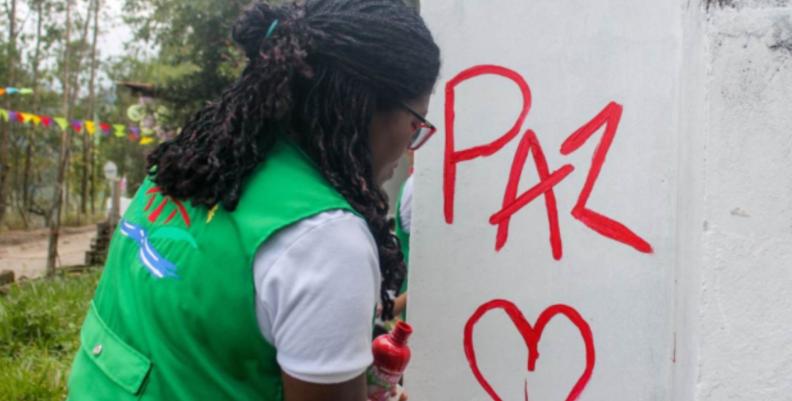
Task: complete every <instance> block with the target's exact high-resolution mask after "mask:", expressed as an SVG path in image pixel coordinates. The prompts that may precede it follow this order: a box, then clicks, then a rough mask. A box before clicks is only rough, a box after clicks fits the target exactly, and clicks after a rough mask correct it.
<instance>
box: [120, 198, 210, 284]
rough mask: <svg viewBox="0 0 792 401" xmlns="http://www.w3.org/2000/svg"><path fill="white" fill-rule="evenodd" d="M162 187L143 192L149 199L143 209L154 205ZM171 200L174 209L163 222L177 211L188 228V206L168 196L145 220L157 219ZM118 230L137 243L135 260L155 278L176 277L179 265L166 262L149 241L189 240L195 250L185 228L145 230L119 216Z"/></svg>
mask: <svg viewBox="0 0 792 401" xmlns="http://www.w3.org/2000/svg"><path fill="white" fill-rule="evenodd" d="M161 192H162V191H161V190H160V188H159V187H154V188H151V189H149V190H148V191H146V195H148V196H149V200H148V202H147V203H146V207H145V208H144V209H143V211H149V209H151V207H152V206H153V205H154V201H155V200H156V199H157V197H158V196H157V195H158V194H161ZM170 202H172V203H173V204H174V206H175V207H174V208H173V211H171V213H170V215H169V216H168V217H167V218H166V219H165V222H164V224H168V223H170V222H171V220H173V218H174V217H176V215H177V214H178V215H179V216H180V217H181V219H182V221H183V222H184V224H185V225H186V226H187V228H189V227H190V215H189V214H187V209H186V208H185V207H184V205H183V204H182V203H181V201H179V200H176V199H172V198H170V197H167V196H166V197H162V200H161V201H160V202H159V205H157V207H156V208H154V210H153V211H151V213H150V214H149V215H148V218H147V220H148V221H149V222H151V223H152V224H153V223H156V222H157V219H159V217H160V215H161V214H162V212H163V210H164V209H165V206H167V205H168V203H170ZM139 217H140V218H141V219H142V218H143V216H142V214H141V215H140V216H139ZM119 231H120V232H121V234H122V235H123V236H125V237H127V238H129V239H131V240H133V241H135V242H136V243H137V245H138V248H139V250H138V260H139V261H140V263H141V264H143V266H144V267H145V268H146V269H147V270H148V272H149V273H150V274H151V275H152V276H154V277H156V278H158V279H164V278H178V277H179V275H178V274H176V271H177V270H178V267H177V266H176V264H175V263H173V262H171V261H169V260H168V259H167V258H166V257H165V256H164V255H162V253H161V252H160V251H158V250H157V248H156V247H155V246H154V244H153V243H152V241H154V240H156V239H160V238H161V239H168V240H173V241H181V242H186V243H188V244H189V245H190V246H191V247H192V248H193V249H198V244H197V243H196V242H195V239H194V238H193V236H192V235H191V234H190V233H189V232H188V231H187V230H184V229H181V228H176V227H159V228H149V229H146V228H144V227H143V226H141V225H138V224H135V223H133V222H131V221H129V220H127V219H122V220H121V224H120V228H119Z"/></svg>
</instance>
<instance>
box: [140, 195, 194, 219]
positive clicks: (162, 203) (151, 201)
mask: <svg viewBox="0 0 792 401" xmlns="http://www.w3.org/2000/svg"><path fill="white" fill-rule="evenodd" d="M161 192H162V190H161V189H160V187H154V188H151V189H149V190H148V191H146V195H149V196H150V198H149V201H148V203H147V204H146V207H145V208H144V209H143V210H145V211H148V210H149V209H150V208H151V206H152V205H154V200H155V199H156V198H157V194H159V193H161ZM168 202H173V204H174V205H176V207H175V208H174V209H173V211H172V212H171V214H170V215H168V218H167V219H165V224H168V223H170V221H171V220H173V218H174V217H176V213H177V212H178V213H179V214H181V218H182V220H184V225H186V226H187V227H188V228H189V227H190V215H188V214H187V209H185V208H184V204H182V203H181V201H179V200H177V199H171V198H170V197H167V196H166V197H163V198H162V201H160V203H159V205H157V208H156V209H154V211H153V212H151V214H150V215H149V217H148V219H149V221H150V222H152V223H156V222H157V219H158V218H159V216H160V214H162V210H163V209H165V206H166V205H167V204H168Z"/></svg>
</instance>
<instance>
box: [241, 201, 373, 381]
mask: <svg viewBox="0 0 792 401" xmlns="http://www.w3.org/2000/svg"><path fill="white" fill-rule="evenodd" d="M253 274H254V279H255V286H256V317H257V318H258V324H259V329H260V330H261V334H262V335H263V336H264V338H265V339H266V340H267V341H269V343H270V344H272V345H273V346H275V348H276V349H277V360H278V364H279V365H280V367H281V369H283V371H284V372H286V373H287V374H288V375H289V376H292V377H294V378H297V379H299V380H302V381H306V382H310V383H321V384H330V383H341V382H345V381H348V380H351V379H353V378H355V377H357V376H358V375H360V374H361V373H363V372H364V371H365V370H366V368H367V367H368V366H369V365H370V364H371V362H372V355H371V335H372V316H373V314H374V308H375V307H376V304H377V301H378V300H379V288H380V271H379V258H378V253H377V246H376V243H375V241H374V238H373V237H372V235H371V232H370V231H369V229H368V226H367V224H366V222H365V221H364V220H363V219H362V218H360V217H358V216H356V215H354V214H352V213H349V212H347V211H343V210H333V211H328V212H324V213H320V214H318V215H316V216H313V217H310V218H307V219H304V220H301V221H299V222H297V223H295V224H292V225H291V226H288V227H286V228H284V229H282V230H280V231H279V232H277V233H275V234H274V235H273V236H272V237H270V239H268V240H267V241H266V242H265V243H264V244H263V245H262V246H261V247H260V248H259V250H258V252H257V253H256V257H255V261H254V263H253Z"/></svg>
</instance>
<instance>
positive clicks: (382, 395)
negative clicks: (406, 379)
mask: <svg viewBox="0 0 792 401" xmlns="http://www.w3.org/2000/svg"><path fill="white" fill-rule="evenodd" d="M412 331H413V330H412V326H410V325H409V324H407V323H405V322H401V321H400V322H398V323H396V327H394V328H393V330H392V331H391V332H390V333H388V334H383V335H381V336H379V337H377V338H376V339H374V342H373V343H372V344H371V351H372V353H373V354H374V363H373V364H372V365H371V367H370V368H369V370H368V398H369V400H370V401H387V400H388V399H389V398H390V397H391V389H392V388H394V387H395V386H396V384H398V383H399V380H400V379H401V377H402V374H404V370H405V369H407V364H408V363H409V362H410V347H408V346H407V338H409V337H410V334H412Z"/></svg>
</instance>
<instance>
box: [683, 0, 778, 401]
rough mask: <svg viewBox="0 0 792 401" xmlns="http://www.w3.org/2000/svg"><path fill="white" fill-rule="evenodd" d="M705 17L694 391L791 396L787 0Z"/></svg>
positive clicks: (712, 395)
mask: <svg viewBox="0 0 792 401" xmlns="http://www.w3.org/2000/svg"><path fill="white" fill-rule="evenodd" d="M735 3H736V4H735V5H736V7H735V8H729V7H727V8H723V9H717V10H710V14H709V16H708V17H709V18H708V19H707V20H706V24H707V25H706V35H705V38H706V39H705V43H706V58H705V59H706V61H707V65H706V70H707V75H706V83H705V87H706V99H707V100H706V109H705V118H706V134H705V135H706V136H705V138H706V139H705V141H704V148H703V152H702V157H701V158H700V159H701V160H703V166H704V169H703V173H704V178H703V180H702V182H703V184H704V193H703V199H702V200H701V202H703V208H702V213H703V221H702V226H701V230H702V240H701V246H702V254H701V256H702V261H701V266H702V267H701V275H700V279H701V282H700V291H701V292H700V299H699V302H698V304H697V305H692V306H693V308H694V310H696V311H697V320H698V322H699V324H700V327H699V328H698V334H697V337H698V338H697V340H698V344H699V353H698V375H697V377H698V379H697V381H698V382H697V386H696V399H697V400H707V401H709V400H712V401H715V400H717V401H726V400H757V401H759V400H771V399H778V400H780V399H792V329H790V327H792V2H790V1H760V0H756V1H748V0H743V1H738V2H735Z"/></svg>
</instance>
